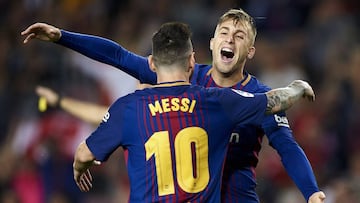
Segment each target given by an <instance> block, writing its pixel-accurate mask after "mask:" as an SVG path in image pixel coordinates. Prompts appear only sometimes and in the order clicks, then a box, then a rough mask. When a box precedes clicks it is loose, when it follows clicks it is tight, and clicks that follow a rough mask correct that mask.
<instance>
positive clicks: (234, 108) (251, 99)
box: [220, 88, 267, 125]
mask: <svg viewBox="0 0 360 203" xmlns="http://www.w3.org/2000/svg"><path fill="white" fill-rule="evenodd" d="M223 90H224V91H223V93H222V94H223V95H221V96H220V98H221V102H222V105H223V108H224V109H225V111H226V112H227V113H228V114H229V115H230V118H231V120H233V121H234V122H235V123H236V124H240V123H241V124H255V125H260V123H261V122H262V120H263V118H264V117H266V115H265V110H266V105H267V97H266V95H265V94H263V93H261V94H252V93H248V92H244V91H241V90H235V89H230V88H223Z"/></svg>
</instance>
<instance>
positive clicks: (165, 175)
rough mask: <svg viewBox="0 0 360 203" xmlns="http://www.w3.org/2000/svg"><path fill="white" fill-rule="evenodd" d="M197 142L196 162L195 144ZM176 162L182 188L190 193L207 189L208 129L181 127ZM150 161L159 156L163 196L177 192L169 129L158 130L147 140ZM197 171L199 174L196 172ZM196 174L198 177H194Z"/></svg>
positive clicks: (177, 139)
mask: <svg viewBox="0 0 360 203" xmlns="http://www.w3.org/2000/svg"><path fill="white" fill-rule="evenodd" d="M192 143H194V145H193V146H194V147H195V148H194V149H195V162H196V163H195V164H196V167H194V166H193V164H192V163H193V162H192V160H193V156H194V154H193V153H192V150H191V145H192ZM174 147H175V157H176V158H175V161H176V162H175V163H176V171H177V177H176V178H177V182H178V183H179V186H180V188H181V189H182V190H184V191H185V192H188V193H198V192H201V191H203V190H204V189H205V188H206V186H207V185H208V183H209V179H210V175H209V164H208V136H207V133H206V131H205V130H204V129H202V128H199V127H188V128H185V129H183V130H181V131H180V132H179V133H178V134H177V135H176V138H175V145H174ZM145 150H146V160H149V159H150V158H151V157H152V156H153V155H154V157H155V166H156V176H157V182H158V190H159V196H163V195H169V194H174V193H175V186H174V177H173V171H172V167H171V166H172V162H171V150H170V141H169V132H168V131H161V132H156V133H154V134H153V135H152V136H151V137H150V138H149V140H148V141H147V142H146V143H145ZM194 170H196V171H195V173H194ZM194 174H196V177H194Z"/></svg>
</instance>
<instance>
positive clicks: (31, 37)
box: [24, 33, 35, 44]
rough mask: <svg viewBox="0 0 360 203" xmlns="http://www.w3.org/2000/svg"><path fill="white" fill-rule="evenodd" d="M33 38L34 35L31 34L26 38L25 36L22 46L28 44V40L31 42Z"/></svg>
mask: <svg viewBox="0 0 360 203" xmlns="http://www.w3.org/2000/svg"><path fill="white" fill-rule="evenodd" d="M33 38H35V33H31V34H29V35H28V36H26V38H25V39H24V44H26V43H28V42H29V41H30V40H32V39H33Z"/></svg>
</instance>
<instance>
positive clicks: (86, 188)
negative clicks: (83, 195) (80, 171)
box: [81, 176, 91, 192]
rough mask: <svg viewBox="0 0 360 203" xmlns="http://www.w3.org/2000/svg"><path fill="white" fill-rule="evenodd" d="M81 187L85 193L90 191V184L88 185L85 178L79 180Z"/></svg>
mask: <svg viewBox="0 0 360 203" xmlns="http://www.w3.org/2000/svg"><path fill="white" fill-rule="evenodd" d="M81 185H82V186H83V189H84V191H85V192H88V191H89V190H90V187H91V184H90V185H89V181H88V180H87V178H86V176H84V177H83V178H81Z"/></svg>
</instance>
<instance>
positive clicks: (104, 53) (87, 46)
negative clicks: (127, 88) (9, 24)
mask: <svg viewBox="0 0 360 203" xmlns="http://www.w3.org/2000/svg"><path fill="white" fill-rule="evenodd" d="M21 35H23V36H25V39H24V44H26V43H28V42H29V41H31V40H32V39H39V40H42V41H47V42H55V43H56V44H60V45H62V46H64V47H67V48H69V49H72V50H74V51H76V52H79V53H81V54H83V55H85V56H87V57H89V58H91V59H93V60H96V61H99V62H102V63H105V64H108V65H111V66H113V67H116V68H118V69H120V70H122V71H124V72H126V73H127V74H129V75H131V76H132V77H134V78H136V79H138V80H139V81H140V83H148V84H156V75H155V73H154V72H152V71H151V70H150V68H149V64H148V60H147V58H146V57H143V56H140V55H137V54H135V53H132V52H130V51H128V50H126V49H125V48H123V47H122V46H120V45H119V44H118V43H116V42H114V41H112V40H109V39H105V38H102V37H98V36H94V35H85V34H80V33H75V32H68V31H65V30H61V29H59V28H57V27H55V26H52V25H48V24H46V23H35V24H33V25H30V26H29V27H28V28H27V29H25V30H24V31H23V32H21Z"/></svg>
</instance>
